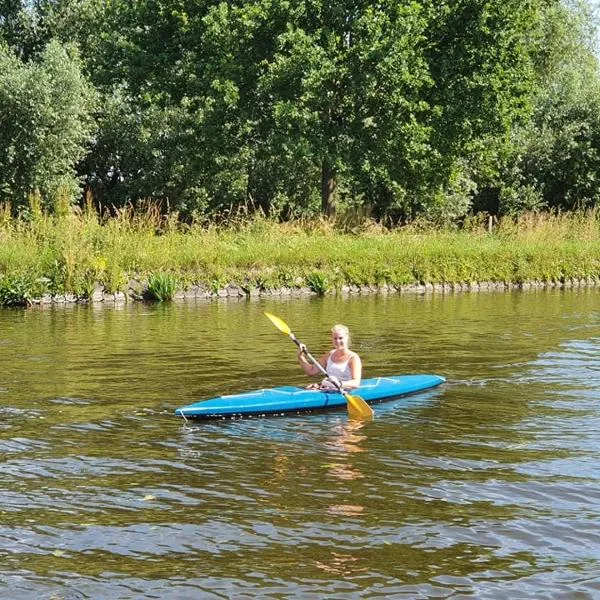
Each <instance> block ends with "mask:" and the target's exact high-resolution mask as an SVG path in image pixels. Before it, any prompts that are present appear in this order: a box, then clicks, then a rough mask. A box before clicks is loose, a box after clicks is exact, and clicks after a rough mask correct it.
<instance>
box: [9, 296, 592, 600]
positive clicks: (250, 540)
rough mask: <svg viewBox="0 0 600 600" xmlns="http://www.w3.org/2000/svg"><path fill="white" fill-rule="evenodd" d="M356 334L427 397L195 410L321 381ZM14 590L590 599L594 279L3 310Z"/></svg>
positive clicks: (369, 359)
mask: <svg viewBox="0 0 600 600" xmlns="http://www.w3.org/2000/svg"><path fill="white" fill-rule="evenodd" d="M265 310H268V311H269V312H272V313H274V314H276V315H278V316H280V317H281V318H283V319H284V320H285V321H286V322H287V323H288V324H289V325H290V326H291V327H292V329H293V330H294V332H295V333H296V335H297V336H298V338H299V339H301V340H302V341H304V342H305V343H306V344H307V345H308V347H309V349H310V350H311V351H312V352H313V353H315V354H319V353H321V352H323V351H325V350H326V349H327V348H328V343H329V329H330V327H331V326H332V325H333V324H335V323H337V322H342V323H345V324H346V325H348V326H349V327H350V330H351V334H352V337H353V348H354V349H355V350H356V351H358V352H359V353H360V355H361V357H362V358H363V362H364V375H365V377H374V376H378V375H386V374H401V373H436V374H440V375H443V376H445V377H446V378H447V380H448V382H447V383H446V384H444V385H443V386H442V387H440V388H436V389H435V390H431V391H429V392H426V393H423V394H418V395H414V396H410V397H407V398H401V399H396V400H392V401H389V402H384V403H381V404H377V405H375V407H374V408H375V419H374V421H373V422H371V423H368V424H364V425H361V424H356V423H354V422H351V421H349V420H348V418H347V415H346V413H345V411H339V412H329V413H319V414H300V415H290V416H283V417H282V416H280V417H271V418H255V419H245V420H224V421H209V422H188V423H186V422H184V421H183V420H181V419H180V418H178V417H175V416H174V415H173V411H174V409H175V408H177V407H178V406H181V405H184V404H187V403H190V402H193V401H196V400H198V399H201V398H207V397H211V396H215V395H220V394H222V393H227V392H236V391H242V390H250V389H255V388H260V387H271V386H277V385H284V384H298V385H302V384H305V383H306V382H308V380H307V378H306V377H305V376H304V375H303V374H302V372H301V371H300V368H299V367H298V365H297V364H296V362H295V346H294V345H293V344H292V343H291V341H290V340H289V339H288V338H287V337H286V336H285V335H283V334H282V333H280V332H279V331H277V330H276V329H275V328H274V327H273V326H272V324H271V323H270V322H269V321H268V320H267V319H266V318H265V317H264V316H263V314H262V312H263V311H265ZM0 360H1V365H2V367H1V369H0V416H1V419H0V452H1V455H0V456H1V457H2V461H1V462H0V478H1V484H0V514H1V519H0V559H1V560H0V597H2V598H9V599H31V598H47V599H52V600H72V599H81V598H91V599H98V598H102V599H123V598H143V599H150V598H160V599H177V600H180V599H185V598H190V599H192V598H194V599H196V598H209V599H212V598H215V599H216V598H255V597H261V598H265V597H269V598H315V599H318V598H342V597H343V598H378V597H381V598H449V597H469V596H471V597H476V598H479V599H481V598H498V599H500V598H502V599H504V598H535V599H539V598H598V597H600V290H599V289H597V288H596V289H574V290H556V289H555V290H531V291H526V292H518V291H515V292H491V291H490V292H480V293H459V294H449V295H445V296H442V295H417V294H407V295H402V296H372V297H353V298H348V299H342V298H339V297H326V298H302V299H275V298H273V299H261V300H250V301H248V300H242V301H234V300H224V301H214V302H208V303H193V302H192V303H178V304H171V305H145V304H129V305H123V306H118V307H108V306H66V307H59V308H33V309H28V310H21V309H14V310H13V309H2V310H0Z"/></svg>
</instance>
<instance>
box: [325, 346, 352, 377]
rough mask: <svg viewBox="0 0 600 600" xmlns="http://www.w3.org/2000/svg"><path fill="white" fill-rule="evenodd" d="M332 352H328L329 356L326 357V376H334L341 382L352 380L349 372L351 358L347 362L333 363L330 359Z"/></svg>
mask: <svg viewBox="0 0 600 600" xmlns="http://www.w3.org/2000/svg"><path fill="white" fill-rule="evenodd" d="M333 352H335V350H333V351H332V352H330V354H329V356H328V357H327V369H326V371H327V375H329V376H331V375H334V376H335V377H337V378H339V379H340V380H341V381H349V380H350V379H352V371H351V370H350V358H352V357H350V358H348V360H345V361H344V362H334V361H333V360H332V358H331V357H332V355H333Z"/></svg>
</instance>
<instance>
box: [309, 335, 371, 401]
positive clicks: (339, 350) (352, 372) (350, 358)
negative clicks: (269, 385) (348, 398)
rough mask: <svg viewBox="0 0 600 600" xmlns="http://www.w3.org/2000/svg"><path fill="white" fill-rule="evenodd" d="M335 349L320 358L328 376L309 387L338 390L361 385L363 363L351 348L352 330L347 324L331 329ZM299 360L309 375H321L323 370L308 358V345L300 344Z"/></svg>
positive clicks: (320, 362)
mask: <svg viewBox="0 0 600 600" xmlns="http://www.w3.org/2000/svg"><path fill="white" fill-rule="evenodd" d="M331 341H332V343H333V350H330V351H329V352H326V353H325V354H323V356H321V358H319V364H320V365H321V366H322V367H323V368H324V369H325V370H326V371H327V375H328V376H327V377H326V378H325V379H323V381H321V383H313V384H311V385H309V386H307V387H308V388H309V389H321V390H337V389H339V387H340V386H341V387H343V388H344V389H345V390H351V389H354V388H357V387H359V386H360V380H361V377H362V363H361V360H360V356H358V354H356V352H352V351H351V350H350V349H349V347H348V346H349V345H350V332H349V331H348V328H347V327H346V326H345V325H335V326H334V327H333V328H332V330H331ZM298 362H299V363H300V366H301V367H302V369H303V370H304V372H305V373H306V374H307V375H308V376H309V377H312V376H315V375H320V374H321V371H320V369H319V368H318V367H317V366H316V365H313V364H312V363H310V362H309V361H308V359H307V358H306V346H305V345H304V344H300V345H299V346H298Z"/></svg>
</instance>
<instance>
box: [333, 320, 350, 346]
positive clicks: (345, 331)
mask: <svg viewBox="0 0 600 600" xmlns="http://www.w3.org/2000/svg"><path fill="white" fill-rule="evenodd" d="M336 331H341V332H342V333H343V334H344V335H345V336H346V337H347V338H348V346H349V345H350V330H349V329H348V328H347V327H346V326H345V325H342V324H340V323H338V324H337V325H334V326H333V327H332V328H331V333H335V332H336Z"/></svg>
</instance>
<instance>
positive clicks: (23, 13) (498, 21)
mask: <svg viewBox="0 0 600 600" xmlns="http://www.w3.org/2000/svg"><path fill="white" fill-rule="evenodd" d="M3 4H4V10H3V11H2V14H3V15H4V16H2V17H0V39H1V40H4V50H2V57H0V61H3V62H2V63H1V64H0V86H2V89H0V94H4V96H2V99H3V102H4V101H6V102H7V106H12V105H11V104H10V103H9V102H8V98H9V97H13V96H15V95H17V94H18V90H19V89H25V87H27V86H25V84H24V83H23V81H25V80H27V78H28V77H29V81H30V84H29V85H30V88H31V89H30V91H29V92H28V93H30V94H33V96H32V97H34V99H33V104H35V105H36V106H38V108H39V110H37V109H36V111H34V112H35V114H33V113H32V114H19V119H21V121H19V122H20V123H21V125H19V127H21V128H22V129H23V128H24V129H28V130H29V135H30V137H31V136H33V137H32V139H33V138H35V141H30V146H31V145H32V144H33V145H36V148H38V150H37V152H38V155H39V156H40V157H41V156H42V155H43V157H44V158H43V159H42V158H39V159H37V158H36V159H34V158H28V157H32V156H35V153H32V152H30V151H27V152H23V155H22V156H21V155H17V154H15V152H16V150H15V148H17V146H18V144H17V142H16V141H15V140H17V139H18V137H17V133H14V132H13V133H8V132H7V133H4V132H3V133H2V134H0V135H3V136H4V138H3V140H2V141H3V143H4V141H5V140H6V144H5V145H3V148H4V149H3V150H2V152H3V153H4V154H3V155H1V156H0V186H1V189H2V190H4V191H5V195H6V196H7V195H10V194H13V199H14V200H15V201H17V202H20V201H22V198H23V195H24V194H25V192H26V190H27V189H28V188H32V187H36V188H39V189H40V190H42V192H43V193H44V194H46V195H51V190H52V189H53V188H52V186H53V185H54V186H55V183H52V182H55V181H57V177H62V176H66V174H67V173H72V172H73V170H74V169H77V173H78V176H79V177H80V181H81V182H83V183H84V184H85V185H86V186H87V187H88V188H89V189H90V190H92V191H93V194H94V196H95V197H96V199H97V200H98V201H101V202H102V203H103V204H104V205H109V204H115V205H117V206H118V205H122V204H124V203H127V202H135V201H136V200H139V199H147V198H153V199H155V200H162V201H164V202H165V203H167V202H168V205H169V206H170V207H171V208H174V209H177V210H179V211H180V212H182V213H183V214H187V215H190V216H193V215H196V216H207V215H211V214H212V215H214V214H224V213H227V212H229V211H232V210H233V211H236V210H239V209H240V208H244V209H245V210H254V209H258V208H260V209H262V210H263V211H264V212H266V213H272V214H277V215H281V216H282V217H286V216H292V215H299V214H308V213H313V212H318V211H324V212H325V213H329V214H331V213H333V212H334V211H335V209H336V206H337V207H338V209H340V208H341V209H342V210H344V209H346V208H347V207H350V206H359V207H362V208H363V209H364V210H365V211H368V212H370V213H371V214H373V215H375V216H378V217H389V218H391V219H393V220H398V219H410V218H413V217H415V216H418V215H425V216H427V217H428V218H433V219H438V220H445V221H448V220H450V221H455V220H457V219H460V218H462V217H463V216H464V215H465V214H466V213H468V212H469V211H471V210H473V209H475V210H477V209H479V210H489V211H491V212H499V211H508V212H510V211H514V210H519V209H525V208H535V207H541V206H557V207H565V208H572V207H574V206H581V205H585V206H593V205H595V204H596V202H597V192H596V191H595V181H596V178H597V176H598V167H599V164H598V156H597V154H598V151H597V148H598V145H597V142H598V139H597V138H598V126H599V118H598V113H599V110H600V104H599V94H598V89H600V86H599V78H598V65H597V60H596V58H595V55H594V52H593V48H592V47H591V46H590V44H589V39H590V28H591V26H592V24H593V22H594V20H593V18H592V16H591V13H589V7H587V5H585V4H574V3H569V4H567V3H565V2H563V1H560V0H527V1H523V0H506V1H505V2H493V1H491V0H452V1H450V0H383V1H382V2H378V3H375V4H373V3H372V2H366V1H362V0H337V1H336V2H331V0H252V1H250V0H230V1H227V2H225V1H212V0H139V1H136V2H131V1H129V0H36V1H35V2H33V3H30V2H27V3H25V2H23V3H21V2H20V1H19V0H5V1H4V2H3ZM74 47H76V48H78V50H79V54H80V57H81V59H80V62H77V59H76V58H74V57H75V53H74V52H73V48H74ZM61 49H62V50H61ZM59 52H62V53H63V54H62V55H61V56H63V58H62V59H61V61H62V62H61V64H62V65H63V68H64V69H66V70H64V71H61V72H60V73H61V74H58V72H57V75H56V77H58V79H56V80H51V79H48V80H46V81H45V83H43V84H40V85H39V86H38V88H36V89H37V92H36V91H34V87H35V86H34V84H33V81H34V80H35V79H36V78H35V77H34V76H33V75H31V73H33V71H32V69H38V71H40V72H44V69H46V70H47V69H50V66H49V65H50V63H52V64H55V67H54V68H55V69H56V68H57V67H56V64H57V61H58V59H57V58H56V57H57V56H58V53H59ZM51 57H54V59H52V58H51ZM52 61H54V62H52ZM59 62H60V61H59ZM9 72H10V74H9ZM27 73H30V75H29V76H28V75H27ZM67 73H68V74H69V75H68V76H67ZM36 77H37V76H36ZM48 77H50V76H48ZM60 77H62V78H63V79H64V81H63V80H60V81H61V83H60V85H59V84H58V81H59V79H60ZM65 78H66V79H65ZM39 81H41V79H39ZM24 86H25V87H24ZM69 86H71V87H69ZM73 86H79V87H77V88H76V87H73ZM53 87H57V88H60V89H58V90H54V91H51V88H53ZM3 90H4V91H3ZM63 92H64V93H66V94H68V98H67V97H65V99H64V100H62V99H60V98H59V97H58V96H59V95H60V94H61V93H63ZM11 94H12V96H11ZM35 94H38V95H37V96H36V95H35ZM44 94H46V95H44ZM94 94H95V95H97V97H98V98H99V100H100V101H99V102H98V103H97V104H96V106H95V108H94V109H93V108H92V101H91V98H92V96H94ZM4 98H6V99H7V100H4ZM44 106H50V107H52V108H53V110H55V111H56V112H55V114H50V113H49V112H48V111H46V112H44V109H43V107H44ZM10 110H13V111H16V110H17V109H16V108H12V109H10ZM10 110H9V111H8V112H6V111H5V113H4V114H6V115H10V116H7V117H6V118H7V119H8V120H9V121H10V122H11V123H12V124H14V126H15V127H17V125H16V123H17V121H18V119H16V118H15V117H14V116H13V113H11V112H10ZM48 110H50V109H48ZM15 114H16V113H15ZM42 114H44V115H46V116H45V117H43V118H42V116H41V115H42ZM44 119H47V121H48V122H50V121H51V122H52V123H54V127H55V129H54V131H55V133H54V135H55V137H54V138H52V139H54V140H55V141H56V144H55V149H54V150H51V147H52V143H51V142H50V140H51V136H49V134H47V133H44V131H45V130H44V127H46V125H44V124H43V123H45V122H46V121H44ZM26 122H27V123H26ZM94 127H95V134H94V136H93V137H90V134H91V132H92V131H93V128H94ZM11 136H12V137H11ZM42 140H43V141H42ZM59 140H60V141H59ZM58 147H60V148H61V149H62V150H61V151H62V154H61V153H60V152H57V150H56V148H58ZM574 148H576V150H574ZM32 161H33V162H32ZM61 161H62V162H61ZM6 165H10V166H11V168H12V169H13V171H14V173H13V172H11V171H10V168H9V167H8V166H6ZM554 167H558V168H554ZM15 169H16V170H15ZM17 171H18V172H19V173H20V174H19V175H16V172H17ZM11 173H12V174H11ZM73 198H74V199H75V198H76V194H75V193H73Z"/></svg>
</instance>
